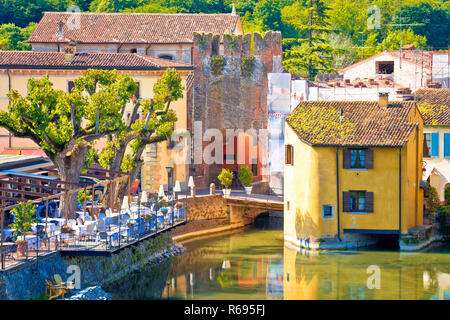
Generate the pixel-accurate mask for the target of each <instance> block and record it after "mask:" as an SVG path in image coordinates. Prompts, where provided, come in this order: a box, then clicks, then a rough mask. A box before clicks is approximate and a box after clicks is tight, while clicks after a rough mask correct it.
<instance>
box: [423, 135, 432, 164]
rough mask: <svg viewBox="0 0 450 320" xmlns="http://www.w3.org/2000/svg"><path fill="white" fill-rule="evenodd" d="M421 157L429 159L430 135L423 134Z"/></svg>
mask: <svg viewBox="0 0 450 320" xmlns="http://www.w3.org/2000/svg"><path fill="white" fill-rule="evenodd" d="M423 156H424V157H426V158H429V157H431V133H424V134H423Z"/></svg>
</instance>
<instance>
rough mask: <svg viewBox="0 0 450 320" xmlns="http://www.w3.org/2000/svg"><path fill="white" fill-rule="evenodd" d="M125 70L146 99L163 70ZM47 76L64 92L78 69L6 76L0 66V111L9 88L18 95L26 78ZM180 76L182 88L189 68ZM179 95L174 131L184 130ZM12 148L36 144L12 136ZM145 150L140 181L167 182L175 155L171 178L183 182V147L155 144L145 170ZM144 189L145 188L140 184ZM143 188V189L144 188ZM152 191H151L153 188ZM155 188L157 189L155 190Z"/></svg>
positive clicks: (3, 143)
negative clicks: (152, 160)
mask: <svg viewBox="0 0 450 320" xmlns="http://www.w3.org/2000/svg"><path fill="white" fill-rule="evenodd" d="M120 72H124V73H127V74H128V75H130V76H131V77H133V79H135V80H136V81H137V82H139V86H140V90H139V91H140V96H141V98H142V99H150V98H152V97H153V85H154V84H155V83H156V81H157V80H158V79H159V78H160V77H161V76H162V74H163V73H164V70H157V71H126V72H125V71H120ZM47 73H48V75H49V79H50V81H51V82H52V83H53V87H54V88H55V89H60V90H64V91H68V82H69V81H73V80H74V79H76V78H79V77H80V76H81V71H78V70H73V71H72V70H69V71H61V70H20V71H19V70H10V72H9V77H10V78H8V73H7V72H6V70H1V69H0V110H7V108H8V98H7V93H8V91H9V90H10V89H11V90H17V91H18V92H19V93H20V94H22V95H26V94H27V87H28V79H30V78H35V79H38V78H42V77H43V76H44V75H45V74H47ZM179 73H180V75H181V79H182V85H183V86H184V87H186V77H187V75H188V73H189V71H179ZM183 96H184V97H183V98H182V99H179V100H178V101H175V102H173V103H172V104H171V108H172V109H173V110H174V111H175V113H176V115H177V118H178V121H177V122H176V123H175V130H186V128H187V111H186V108H187V101H186V92H184V93H183ZM131 107H132V105H131V104H129V105H128V106H127V108H129V109H128V110H127V111H126V112H125V113H124V115H125V117H126V115H127V112H131ZM8 135H9V133H8V131H7V130H6V129H3V128H0V150H3V148H4V147H8V143H9V142H8V139H9V138H8ZM103 146H104V141H103V140H100V141H98V142H97V143H96V148H98V149H101V148H102V147H103ZM12 147H16V148H19V147H20V148H23V147H36V148H38V146H37V145H36V144H35V143H33V142H32V141H31V140H29V139H19V138H14V140H13V145H12ZM148 151H149V147H147V150H146V151H145V152H144V155H143V158H144V161H145V162H144V165H143V170H142V173H143V180H144V182H145V181H150V180H151V178H150V176H154V175H155V176H157V177H158V178H157V180H155V181H154V184H155V185H158V186H159V184H166V183H167V173H166V169H165V167H166V166H167V165H172V162H171V158H173V157H177V158H178V162H181V163H182V164H179V165H178V164H176V163H175V164H174V165H175V180H180V182H181V181H185V180H186V175H187V173H186V169H187V166H186V165H185V164H184V161H181V160H180V159H179V158H180V157H185V154H186V152H185V151H183V150H178V151H174V152H173V151H171V150H168V148H167V142H163V143H161V144H159V146H158V155H159V157H158V163H157V166H156V171H155V168H153V169H152V170H149V166H150V157H149V156H147V152H148ZM144 189H145V187H144ZM147 189H148V191H151V190H150V188H147ZM147 189H146V190H147ZM153 191H154V190H153ZM156 191H157V190H156Z"/></svg>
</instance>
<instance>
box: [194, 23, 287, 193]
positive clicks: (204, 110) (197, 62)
mask: <svg viewBox="0 0 450 320" xmlns="http://www.w3.org/2000/svg"><path fill="white" fill-rule="evenodd" d="M281 55H282V49H281V33H280V32H272V31H270V32H267V33H265V34H264V36H263V35H261V34H260V33H257V32H255V33H253V35H252V34H246V35H244V36H242V35H228V34H226V35H224V36H223V37H222V39H221V38H220V37H219V36H218V35H212V34H210V33H209V34H200V33H195V34H194V48H193V65H194V67H195V71H194V76H193V77H194V79H193V81H192V87H191V89H190V90H188V99H187V100H188V127H189V128H190V129H193V125H194V122H197V121H201V122H202V133H204V132H205V130H207V129H211V128H214V129H219V130H220V131H222V132H223V133H224V132H225V130H226V129H242V130H244V131H246V130H248V129H251V128H253V129H256V130H258V129H266V128H267V126H268V114H269V110H268V106H267V93H268V76H267V74H268V73H272V72H280V71H281ZM192 132H193V130H192ZM224 137H225V136H224ZM195 138H196V137H195V136H194V139H195ZM209 143H210V142H209V141H208V142H203V148H204V147H206V146H207V145H208V144H209ZM259 143H261V144H264V143H265V144H267V143H268V141H259ZM194 152H199V150H194ZM221 169H222V165H221V164H213V165H206V164H205V163H202V164H193V165H192V166H191V175H193V176H194V178H195V184H196V186H197V188H207V186H208V185H209V184H210V183H211V182H217V179H216V178H217V175H218V174H219V173H220V170H221ZM263 178H264V174H263Z"/></svg>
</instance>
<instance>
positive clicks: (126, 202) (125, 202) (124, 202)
mask: <svg viewBox="0 0 450 320" xmlns="http://www.w3.org/2000/svg"><path fill="white" fill-rule="evenodd" d="M128 209H130V205H129V204H128V196H124V197H123V202H122V210H128Z"/></svg>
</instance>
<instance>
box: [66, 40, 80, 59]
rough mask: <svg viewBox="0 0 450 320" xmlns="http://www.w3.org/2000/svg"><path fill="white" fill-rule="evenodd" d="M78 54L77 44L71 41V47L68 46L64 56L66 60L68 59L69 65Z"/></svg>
mask: <svg viewBox="0 0 450 320" xmlns="http://www.w3.org/2000/svg"><path fill="white" fill-rule="evenodd" d="M76 52H77V44H76V42H75V41H73V40H71V41H70V42H69V45H67V46H66V47H65V48H64V56H65V59H66V62H67V63H71V62H72V60H73V57H74V56H75V54H76Z"/></svg>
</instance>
